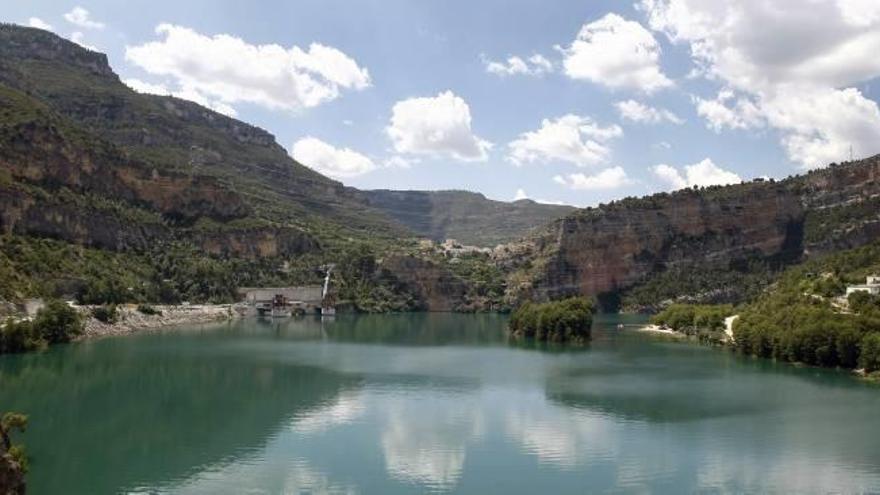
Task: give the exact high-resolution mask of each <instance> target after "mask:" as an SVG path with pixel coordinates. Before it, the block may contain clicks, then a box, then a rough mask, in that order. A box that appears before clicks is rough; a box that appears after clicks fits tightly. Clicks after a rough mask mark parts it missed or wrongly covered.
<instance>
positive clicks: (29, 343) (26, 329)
mask: <svg viewBox="0 0 880 495" xmlns="http://www.w3.org/2000/svg"><path fill="white" fill-rule="evenodd" d="M42 344H43V341H42V339H41V338H40V336H39V335H36V332H35V331H34V325H33V324H32V323H31V322H29V321H15V320H13V319H12V318H10V319H8V320H6V323H5V324H4V325H3V326H2V327H0V354H3V353H16V352H26V351H30V350H34V349H37V348H39V347H41V346H42Z"/></svg>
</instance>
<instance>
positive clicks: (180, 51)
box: [125, 24, 370, 111]
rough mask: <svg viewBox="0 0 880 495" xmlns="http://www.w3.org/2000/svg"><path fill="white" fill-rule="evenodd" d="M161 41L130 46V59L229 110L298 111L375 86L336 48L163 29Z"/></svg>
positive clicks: (167, 26) (127, 53) (160, 28)
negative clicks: (305, 47)
mask: <svg viewBox="0 0 880 495" xmlns="http://www.w3.org/2000/svg"><path fill="white" fill-rule="evenodd" d="M156 34H158V35H160V36H162V38H163V39H162V40H160V41H152V42H147V43H144V44H142V45H139V46H128V47H126V49H125V59H126V60H127V61H129V62H131V63H133V64H135V65H137V66H139V67H141V68H143V69H144V70H146V71H147V72H148V73H150V74H154V75H159V76H164V77H170V78H172V79H174V81H175V82H176V84H177V86H179V87H180V88H181V89H180V90H181V91H187V92H190V93H198V94H199V95H202V96H203V97H204V98H206V99H210V100H218V101H220V102H222V103H223V104H225V105H232V104H235V103H253V104H256V105H260V106H263V107H266V108H270V109H276V110H291V111H296V110H300V109H302V108H310V107H315V106H317V105H320V104H322V103H325V102H327V101H331V100H333V99H336V98H337V97H338V96H339V94H340V92H341V90H362V89H364V88H367V87H369V86H370V75H369V72H368V71H367V69H364V68H361V67H359V66H358V64H357V62H355V61H354V60H353V59H352V58H350V57H349V56H348V55H346V54H344V53H343V52H341V51H339V50H337V49H336V48H333V47H329V46H324V45H321V44H318V43H312V44H311V45H310V46H309V49H308V50H303V49H301V48H299V47H298V46H293V47H291V48H289V49H286V48H283V47H281V46H279V45H252V44H249V43H247V42H245V41H244V40H242V39H241V38H237V37H235V36H230V35H227V34H218V35H215V36H206V35H203V34H200V33H197V32H195V31H193V30H192V29H189V28H186V27H182V26H175V25H171V24H160V25H159V26H158V27H157V28H156Z"/></svg>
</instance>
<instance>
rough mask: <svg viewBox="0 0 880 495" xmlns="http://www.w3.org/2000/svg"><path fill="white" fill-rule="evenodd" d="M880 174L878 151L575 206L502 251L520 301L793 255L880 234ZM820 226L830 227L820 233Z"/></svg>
mask: <svg viewBox="0 0 880 495" xmlns="http://www.w3.org/2000/svg"><path fill="white" fill-rule="evenodd" d="M878 178H880V157H873V158H870V159H866V160H862V161H859V162H852V163H848V164H845V165H836V166H832V167H829V168H827V169H823V170H819V171H814V172H811V173H809V174H806V175H804V176H795V177H792V178H789V179H786V180H784V181H781V182H773V181H761V180H759V181H755V182H750V183H743V184H738V185H732V186H726V187H717V186H716V187H710V188H704V189H702V190H693V189H685V190H682V191H679V192H676V193H672V194H665V193H664V194H658V195H654V196H650V197H646V198H640V199H626V200H623V201H619V202H614V203H611V204H609V205H603V206H600V207H598V208H588V209H585V210H580V211H578V212H576V213H573V214H571V215H569V216H567V217H565V218H564V219H561V220H558V221H556V222H554V223H553V224H551V225H550V226H549V227H548V228H546V229H545V230H544V231H543V232H542V233H541V234H539V235H535V236H532V237H530V238H528V239H526V240H525V241H523V242H520V243H518V244H515V245H512V246H510V247H506V248H505V249H502V250H496V257H497V260H498V262H499V263H500V264H501V265H502V266H507V267H509V268H511V269H513V270H514V275H513V276H512V277H511V280H510V284H509V291H510V295H511V297H512V298H513V299H515V300H516V299H525V298H534V299H555V298H559V297H562V296H566V295H573V294H581V295H585V296H599V295H603V294H606V293H614V292H617V291H620V290H622V289H626V288H628V287H632V286H634V285H637V284H639V283H641V282H643V281H645V280H646V279H647V278H649V277H651V276H652V275H654V274H656V273H659V272H662V271H664V270H667V269H670V268H672V267H678V268H682V267H684V268H687V267H694V268H698V267H699V266H702V265H704V264H707V263H712V264H715V265H716V266H718V265H720V266H733V265H735V264H736V263H739V262H743V261H745V260H749V259H760V260H769V261H773V262H778V263H783V264H784V263H790V262H795V261H798V260H800V259H801V258H802V257H803V256H804V255H814V254H818V253H822V252H826V251H830V250H834V249H840V248H845V247H853V246H857V245H861V244H864V243H866V242H870V241H873V240H875V239H877V238H878V237H880V211H878V210H876V209H875V208H872V207H870V204H871V203H870V202H871V201H873V200H875V199H876V198H877V197H878V196H880V181H878ZM866 205H867V207H866ZM835 212H837V213H839V215H837V216H832V217H831V220H830V221H828V222H825V223H822V221H821V218H823V217H822V216H823V215H825V216H829V215H832V214H834V213H835ZM817 217H819V218H820V219H819V220H816V219H815V218H817ZM838 217H841V218H838ZM811 219H813V220H811ZM822 228H825V230H826V231H827V235H817V234H816V232H814V230H816V229H822Z"/></svg>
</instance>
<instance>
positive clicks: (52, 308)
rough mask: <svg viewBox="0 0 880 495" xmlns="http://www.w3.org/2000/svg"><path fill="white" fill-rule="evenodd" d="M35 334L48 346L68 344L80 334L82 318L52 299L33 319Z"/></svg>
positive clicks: (59, 301)
mask: <svg viewBox="0 0 880 495" xmlns="http://www.w3.org/2000/svg"><path fill="white" fill-rule="evenodd" d="M34 329H35V331H36V333H37V334H38V335H39V336H40V337H41V338H42V339H43V340H45V341H46V342H48V343H49V344H58V343H62V342H70V340H71V339H72V338H73V337H76V336H78V335H80V334H81V333H82V330H83V319H82V316H81V315H80V314H79V313H78V312H77V311H76V310H75V309H73V308H71V307H70V306H69V305H68V304H67V303H65V302H64V301H61V300H57V299H53V300H50V301H49V302H47V303H46V306H45V307H43V308H42V309H40V310H39V311H38V312H37V316H36V318H34Z"/></svg>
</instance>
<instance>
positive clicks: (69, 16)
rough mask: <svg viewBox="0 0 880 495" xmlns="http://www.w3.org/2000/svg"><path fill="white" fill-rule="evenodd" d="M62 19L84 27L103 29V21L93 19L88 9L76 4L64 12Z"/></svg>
mask: <svg viewBox="0 0 880 495" xmlns="http://www.w3.org/2000/svg"><path fill="white" fill-rule="evenodd" d="M64 19H66V20H67V22H69V23H71V24H73V25H75V26H79V27H81V28H84V29H104V23H103V22H98V21H95V20H93V19H92V18H91V14H89V11H88V10H86V9H84V8H82V7H80V6H76V7H74V8H73V10H71V11H70V12H68V13H66V14H64Z"/></svg>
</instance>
